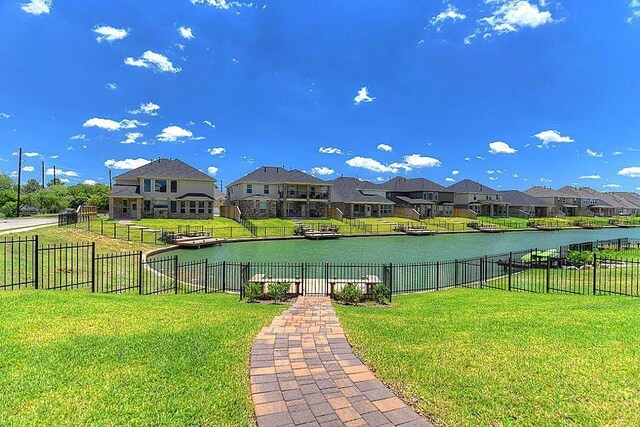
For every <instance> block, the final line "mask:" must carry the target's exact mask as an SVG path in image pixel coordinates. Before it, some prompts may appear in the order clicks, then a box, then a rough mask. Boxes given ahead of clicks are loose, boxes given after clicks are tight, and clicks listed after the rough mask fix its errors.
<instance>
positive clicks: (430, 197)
mask: <svg viewBox="0 0 640 427" xmlns="http://www.w3.org/2000/svg"><path fill="white" fill-rule="evenodd" d="M427 196H428V197H427V200H433V193H431V192H429V194H427Z"/></svg>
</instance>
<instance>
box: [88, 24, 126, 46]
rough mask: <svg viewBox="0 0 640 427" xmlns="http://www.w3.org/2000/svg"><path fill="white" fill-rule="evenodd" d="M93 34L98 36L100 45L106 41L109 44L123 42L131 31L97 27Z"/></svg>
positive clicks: (103, 26)
mask: <svg viewBox="0 0 640 427" xmlns="http://www.w3.org/2000/svg"><path fill="white" fill-rule="evenodd" d="M93 32H94V33H96V34H97V35H98V36H97V37H96V40H97V41H98V43H100V42H102V41H105V40H106V41H108V42H112V41H115V40H122V39H124V38H125V37H127V36H128V35H129V30H128V29H126V28H114V27H110V26H108V25H100V26H95V27H93Z"/></svg>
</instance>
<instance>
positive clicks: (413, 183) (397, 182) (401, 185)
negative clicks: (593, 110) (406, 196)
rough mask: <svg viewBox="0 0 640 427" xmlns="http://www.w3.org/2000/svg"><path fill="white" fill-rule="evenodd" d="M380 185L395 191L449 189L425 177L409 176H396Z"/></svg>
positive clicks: (446, 190)
mask: <svg viewBox="0 0 640 427" xmlns="http://www.w3.org/2000/svg"><path fill="white" fill-rule="evenodd" d="M381 187H383V188H384V189H386V190H387V191H395V192H408V193H409V192H417V191H445V192H448V191H450V190H449V189H447V188H446V187H443V186H442V185H440V184H436V183H435V182H433V181H429V180H428V179H425V178H411V179H407V178H404V177H401V176H397V177H395V178H393V179H390V180H389V181H387V182H385V183H384V184H381Z"/></svg>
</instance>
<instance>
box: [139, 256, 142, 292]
mask: <svg viewBox="0 0 640 427" xmlns="http://www.w3.org/2000/svg"><path fill="white" fill-rule="evenodd" d="M138 294H139V295H142V251H138Z"/></svg>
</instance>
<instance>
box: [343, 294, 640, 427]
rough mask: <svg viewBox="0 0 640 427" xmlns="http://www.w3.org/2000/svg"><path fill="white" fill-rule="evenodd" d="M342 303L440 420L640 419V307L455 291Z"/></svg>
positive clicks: (360, 347) (347, 322) (364, 345)
mask: <svg viewBox="0 0 640 427" xmlns="http://www.w3.org/2000/svg"><path fill="white" fill-rule="evenodd" d="M394 300H395V302H396V303H397V305H396V306H393V307H391V308H384V309H380V308H365V307H343V306H338V307H337V310H338V314H339V317H340V321H341V322H342V324H343V326H344V327H345V330H346V333H347V336H348V338H349V340H350V342H351V344H352V345H354V346H355V348H356V350H357V352H358V353H360V354H361V355H362V356H363V357H364V359H365V360H366V361H367V362H368V363H369V364H370V365H371V366H372V367H373V368H374V369H375V370H376V374H377V375H378V376H379V377H380V378H382V379H383V380H384V381H386V382H388V383H390V384H392V385H393V387H394V388H395V389H396V390H399V391H400V392H401V393H402V394H404V395H405V396H406V397H408V398H414V397H415V398H417V399H418V408H419V410H420V411H421V412H422V413H424V414H427V416H429V417H430V418H432V419H433V420H434V421H435V423H436V425H448V426H476V425H485V426H493V425H524V426H540V425H593V426H599V425H621V426H622V425H638V424H640V393H638V390H640V368H638V366H640V352H639V351H638V348H640V305H638V301H637V299H635V298H629V297H586V296H569V295H539V294H524V293H516V292H503V291H490V290H471V289H455V290H451V291H443V292H433V293H426V294H421V295H413V296H401V297H397V298H395V299H394Z"/></svg>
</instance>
